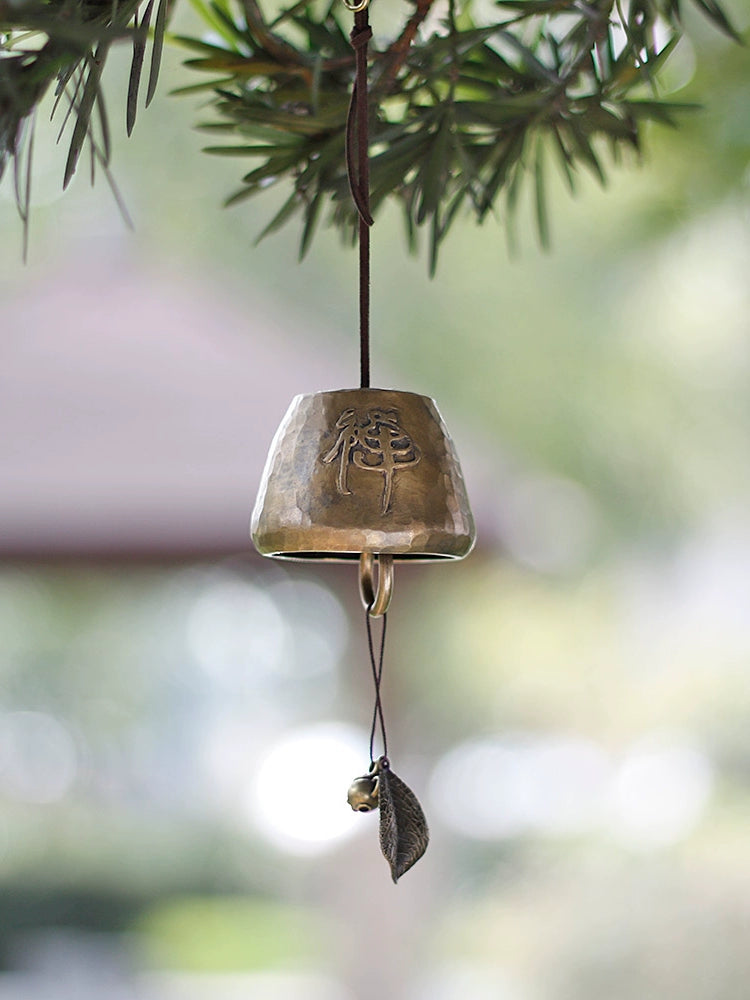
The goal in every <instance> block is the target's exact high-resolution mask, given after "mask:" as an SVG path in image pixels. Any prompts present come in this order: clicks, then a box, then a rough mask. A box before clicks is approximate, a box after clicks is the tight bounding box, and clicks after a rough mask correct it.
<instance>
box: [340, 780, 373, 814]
mask: <svg viewBox="0 0 750 1000" xmlns="http://www.w3.org/2000/svg"><path fill="white" fill-rule="evenodd" d="M346 800H347V802H348V803H349V805H350V806H351V807H352V809H353V810H354V811H355V812H362V813H363V812H372V810H373V809H377V808H378V778H377V776H376V775H372V774H365V775H362V777H361V778H355V779H354V781H353V782H352V783H351V785H349V791H348V793H347V796H346Z"/></svg>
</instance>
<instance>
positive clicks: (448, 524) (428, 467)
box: [251, 389, 474, 578]
mask: <svg viewBox="0 0 750 1000" xmlns="http://www.w3.org/2000/svg"><path fill="white" fill-rule="evenodd" d="M251 532H252V537H253V541H254V543H255V546H256V548H257V549H258V551H259V552H260V553H261V554H262V555H265V556H274V557H276V558H280V559H319V560H337V561H340V560H353V559H359V558H360V555H361V554H362V553H371V554H372V555H381V554H386V555H392V556H393V557H394V558H395V559H411V560H422V561H426V560H435V559H461V558H463V556H465V555H468V553H469V552H470V551H471V548H472V546H473V544H474V521H473V518H472V515H471V510H470V508H469V501H468V498H467V495H466V487H465V485H464V480H463V476H462V475H461V468H460V466H459V462H458V457H457V455H456V452H455V449H454V447H453V442H452V441H451V439H450V436H449V435H448V432H447V430H446V428H445V425H444V424H443V421H442V419H441V417H440V414H439V412H438V409H437V407H436V405H435V403H434V402H433V400H431V399H430V398H429V397H427V396H419V395H417V394H416V393H412V392H400V391H397V390H394V389H338V390H335V391H332V392H318V393H314V394H311V395H305V396H297V397H295V399H294V400H293V401H292V404H291V406H290V407H289V410H288V411H287V414H286V416H285V417H284V420H283V421H282V423H281V426H280V427H279V429H278V431H277V433H276V437H275V438H274V441H273V443H272V445H271V450H270V452H269V455H268V460H267V462H266V467H265V469H264V472H263V478H262V480H261V486H260V490H259V492H258V499H257V501H256V504H255V510H254V511H253V517H252V526H251ZM382 570H383V567H382V566H381V574H382ZM363 573H364V575H365V576H367V575H368V574H367V572H366V570H363ZM371 573H372V568H371V567H370V570H369V576H370V578H371ZM386 575H387V574H386Z"/></svg>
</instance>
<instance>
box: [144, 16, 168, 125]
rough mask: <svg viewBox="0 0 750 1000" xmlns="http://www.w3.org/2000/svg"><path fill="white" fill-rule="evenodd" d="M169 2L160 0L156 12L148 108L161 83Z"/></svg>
mask: <svg viewBox="0 0 750 1000" xmlns="http://www.w3.org/2000/svg"><path fill="white" fill-rule="evenodd" d="M168 9H169V0H159V9H158V10H157V12H156V23H155V25H154V42H153V46H152V49H151V68H150V70H149V74H148V88H147V90H146V107H148V106H149V104H150V103H151V101H152V100H153V98H154V94H155V93H156V85H157V83H158V82H159V69H160V67H161V54H162V49H163V48H164V30H165V28H166V26H167V11H168Z"/></svg>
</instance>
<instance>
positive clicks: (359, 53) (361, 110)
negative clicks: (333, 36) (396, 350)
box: [346, 8, 373, 389]
mask: <svg viewBox="0 0 750 1000" xmlns="http://www.w3.org/2000/svg"><path fill="white" fill-rule="evenodd" d="M349 37H350V40H351V43H352V47H353V49H354V52H355V56H356V77H355V80H354V86H353V88H352V96H351V101H350V103H349V113H348V115H347V119H346V172H347V176H348V178H349V188H350V190H351V192H352V198H353V199H354V204H355V206H356V208H357V213H358V215H359V220H358V223H359V359H360V361H359V373H360V387H361V388H362V389H367V388H369V386H370V226H371V225H372V223H373V219H372V216H371V215H370V158H369V145H370V135H369V122H368V115H369V101H368V92H367V44H368V42H369V41H370V39H371V38H372V29H371V28H370V23H369V17H368V13H367V8H365V9H364V10H360V11H357V12H356V14H355V15H354V28H353V29H352V33H351V35H350V36H349ZM355 129H356V133H357V135H356V153H357V155H356V162H355V155H354V152H355V150H354V146H355V141H354V133H355Z"/></svg>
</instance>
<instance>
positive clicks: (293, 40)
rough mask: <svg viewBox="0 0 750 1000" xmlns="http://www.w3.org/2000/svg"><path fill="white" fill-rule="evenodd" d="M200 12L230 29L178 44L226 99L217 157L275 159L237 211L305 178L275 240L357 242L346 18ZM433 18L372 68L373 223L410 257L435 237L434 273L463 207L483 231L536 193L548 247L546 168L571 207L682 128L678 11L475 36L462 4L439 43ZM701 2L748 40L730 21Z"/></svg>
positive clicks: (426, 3) (576, 12)
mask: <svg viewBox="0 0 750 1000" xmlns="http://www.w3.org/2000/svg"><path fill="white" fill-rule="evenodd" d="M193 2H194V6H195V7H196V8H197V9H198V10H199V11H200V12H201V13H202V15H203V17H204V19H205V20H206V21H207V23H209V24H214V25H215V24H216V22H217V21H218V22H220V24H221V27H222V32H221V34H222V41H221V43H219V44H216V45H211V46H208V45H205V44H204V43H196V42H195V40H191V39H181V41H182V42H183V43H184V44H187V45H188V46H190V47H191V48H193V49H194V50H195V51H196V57H195V58H193V59H190V60H189V61H188V63H187V65H189V66H190V67H191V68H193V69H196V70H199V71H203V72H207V73H211V74H214V76H213V78H211V79H209V81H208V82H207V83H206V84H204V85H198V86H205V88H206V89H207V90H209V91H212V92H213V95H214V99H213V109H214V112H215V117H214V120H213V121H210V122H208V123H207V124H205V125H204V126H203V127H204V128H207V129H210V130H212V131H214V132H215V133H216V134H217V135H218V136H219V137H221V138H222V139H224V140H226V141H229V140H235V142H236V143H237V144H235V145H226V144H225V145H211V146H209V147H207V150H208V152H211V153H214V154H217V155H225V156H226V155H228V156H238V157H243V158H244V157H247V158H255V159H257V160H260V161H261V162H260V164H259V165H258V166H255V167H254V168H253V169H252V170H251V171H250V172H248V173H247V174H245V175H244V177H243V178H242V186H241V187H240V188H239V189H238V190H237V191H235V192H234V193H233V194H232V195H231V196H230V197H229V198H228V200H227V204H228V205H233V204H236V203H237V202H240V201H242V200H244V199H245V198H249V197H252V196H253V195H255V194H257V193H258V192H261V191H263V190H265V189H266V188H267V187H270V186H272V185H275V184H277V183H279V182H280V181H282V180H286V179H291V181H292V192H291V194H290V195H289V197H288V198H287V200H286V201H285V202H284V204H283V206H282V208H281V210H280V211H279V212H278V214H277V215H276V216H275V217H274V218H273V219H272V220H271V221H270V223H269V224H268V226H267V227H266V229H265V230H264V231H263V233H261V237H262V236H265V235H267V234H268V233H271V232H274V231H276V230H277V229H278V228H279V227H280V226H282V225H283V224H284V223H286V222H287V221H288V220H289V219H291V218H292V217H294V216H295V215H298V216H300V217H301V219H302V232H303V235H302V242H301V247H300V249H301V253H302V254H304V253H305V251H306V250H307V248H308V247H309V245H310V238H311V234H312V232H313V230H314V228H315V226H316V225H317V224H318V221H319V219H320V217H321V214H322V209H323V208H325V210H326V211H327V213H328V218H327V221H328V223H330V224H332V225H334V226H335V227H336V228H338V229H339V230H340V231H341V232H342V233H343V234H344V235H345V236H349V237H350V238H352V239H353V238H354V234H355V232H356V226H355V222H356V216H355V209H354V206H353V204H352V202H351V198H350V196H349V192H348V184H347V178H346V171H345V165H344V155H343V147H344V127H345V119H346V110H347V97H348V93H349V90H350V88H351V79H352V73H353V58H352V54H351V49H350V46H349V42H348V39H347V36H346V27H345V24H344V17H345V15H346V12H345V11H344V10H342V8H341V6H340V5H339V4H338V3H333V4H331V6H329V7H328V8H327V9H324V10H323V11H322V12H321V11H320V10H319V8H316V7H315V6H314V5H312V4H296V5H295V6H293V7H291V8H290V9H289V10H287V11H286V12H284V13H283V14H282V15H281V16H280V17H278V18H277V19H276V21H275V22H274V23H273V24H272V25H270V26H269V25H268V24H267V23H266V22H265V20H264V19H263V18H262V15H261V13H260V10H259V9H258V8H257V7H256V6H255V5H253V4H250V5H248V4H245V5H244V13H245V15H246V16H241V15H240V12H239V10H235V8H234V6H233V5H232V3H231V0H193ZM432 2H433V0H423V2H421V3H420V2H418V3H417V6H416V10H415V13H414V14H413V16H412V18H411V19H410V20H409V21H408V22H407V24H406V26H405V27H404V29H403V31H402V34H401V35H400V36H398V37H396V38H395V39H393V40H392V42H391V43H390V44H389V45H387V46H386V47H384V48H381V49H380V50H378V51H374V52H373V53H372V59H371V67H372V68H371V79H372V92H371V109H372V110H371V114H372V126H371V132H372V145H371V154H372V160H371V188H372V205H371V207H372V211H373V214H374V213H376V212H377V211H378V209H379V208H380V206H381V205H382V204H383V203H384V202H385V201H386V200H389V199H390V200H395V201H396V202H398V203H399V205H400V206H401V210H402V212H403V216H404V220H405V223H406V231H407V234H408V238H409V244H410V246H411V247H412V248H415V247H416V244H417V238H416V237H417V231H418V229H419V227H421V226H424V227H426V229H427V230H428V232H429V243H430V252H429V261H430V268H431V271H434V269H435V266H436V262H437V255H438V250H439V247H440V245H441V243H442V242H443V240H444V239H445V237H446V235H447V233H448V231H449V229H450V227H451V224H452V222H453V221H454V219H455V218H456V217H457V215H458V213H459V211H460V210H461V209H463V208H467V209H468V210H469V211H471V212H472V213H473V214H474V215H475V217H476V219H477V220H478V221H479V222H483V221H484V220H485V219H486V218H487V216H488V215H489V214H491V213H495V214H504V215H505V216H506V218H507V217H509V216H510V214H511V213H512V211H513V208H514V206H515V205H516V204H517V202H518V197H519V189H520V187H521V185H522V183H523V182H524V180H525V179H526V178H528V179H529V180H530V182H531V183H532V184H533V185H534V190H535V204H536V217H537V222H538V232H539V237H540V240H541V242H542V244H543V245H547V244H548V242H549V221H548V220H549V214H548V209H547V200H546V185H545V176H546V171H547V169H548V167H547V161H548V160H550V159H552V158H554V159H556V160H557V162H558V164H559V167H560V169H561V170H562V171H563V173H564V175H565V177H566V179H567V182H568V185H569V187H570V189H571V190H572V191H575V186H576V173H577V172H578V171H580V170H581V169H582V168H583V169H586V170H589V171H590V172H591V173H593V174H594V176H595V177H596V178H597V179H598V180H599V181H600V182H601V183H602V184H604V183H605V181H606V160H605V156H606V154H607V152H608V151H609V153H610V154H611V155H612V156H613V157H615V158H617V157H618V156H619V154H620V152H621V150H622V149H628V148H629V149H631V150H634V151H636V152H638V150H639V149H640V144H641V135H642V127H643V124H644V123H645V122H646V121H649V120H652V121H659V122H663V123H666V124H670V125H671V124H674V121H675V118H676V116H677V114H678V113H679V112H680V111H682V110H684V109H685V107H687V106H684V105H677V104H670V103H668V102H665V101H660V100H659V99H658V97H657V95H656V86H655V74H656V73H657V71H658V69H659V67H660V66H661V65H662V63H663V62H664V60H665V59H666V58H667V57H668V55H669V54H670V52H671V51H672V50H673V48H674V46H675V45H676V43H677V41H678V40H679V37H680V34H681V25H680V20H679V9H678V7H677V5H676V3H668V4H664V3H661V2H659V0H637V2H634V3H631V4H630V6H629V7H628V8H627V11H625V10H624V9H623V8H622V7H621V6H620V4H619V3H618V2H616V0H597V2H596V3H594V4H581V3H579V2H578V0H500V2H498V4H497V7H498V9H499V12H500V14H501V16H500V17H499V18H498V19H497V20H495V21H493V22H492V23H490V24H478V23H477V22H476V20H475V19H474V18H473V17H472V14H471V11H470V7H469V5H467V6H466V8H465V9H464V10H463V11H462V13H461V14H460V15H459V16H457V15H456V13H455V10H454V7H453V4H451V5H449V6H448V8H447V10H446V11H445V15H446V16H445V17H444V18H443V19H442V20H441V21H440V22H439V23H437V25H436V26H435V27H434V28H433V29H432V30H429V31H426V30H423V29H424V25H423V22H424V19H425V18H426V16H427V14H428V13H429V11H430V8H431V6H432ZM697 2H698V5H699V7H700V8H701V9H702V10H703V11H704V13H706V14H707V16H709V17H710V18H711V20H713V22H714V23H715V24H716V26H717V27H719V28H720V29H721V30H723V31H724V32H726V33H728V34H730V35H732V36H733V37H736V34H735V32H734V29H733V28H732V27H731V25H730V24H729V22H728V20H727V19H726V17H725V15H724V14H723V13H722V11H721V10H720V9H719V8H718V7H716V6H715V5H714V4H713V3H711V4H708V3H705V2H703V0H697ZM300 39H301V41H300ZM217 73H218V74H219V76H218V78H217V77H216V76H215V74H217Z"/></svg>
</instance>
